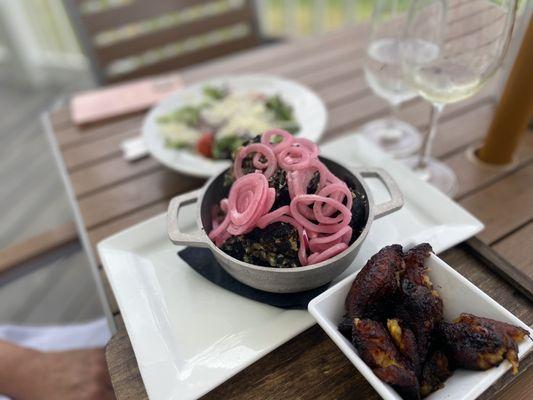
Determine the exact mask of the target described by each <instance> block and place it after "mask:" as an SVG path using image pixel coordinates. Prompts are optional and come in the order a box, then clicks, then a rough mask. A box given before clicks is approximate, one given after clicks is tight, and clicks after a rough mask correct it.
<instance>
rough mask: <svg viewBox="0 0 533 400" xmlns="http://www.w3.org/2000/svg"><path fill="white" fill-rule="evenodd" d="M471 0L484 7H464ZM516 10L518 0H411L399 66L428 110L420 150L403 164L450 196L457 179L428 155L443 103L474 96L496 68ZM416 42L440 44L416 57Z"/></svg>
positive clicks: (470, 4)
mask: <svg viewBox="0 0 533 400" xmlns="http://www.w3.org/2000/svg"><path fill="white" fill-rule="evenodd" d="M474 3H478V4H480V5H481V6H482V7H480V8H479V11H478V12H476V13H472V12H471V11H465V7H472V4H474ZM516 9H517V1H516V0H474V1H467V2H465V1H464V0H412V4H411V7H410V10H409V16H408V20H407V24H406V28H405V35H404V38H403V41H402V45H401V55H402V70H403V72H404V74H405V77H406V80H407V82H408V83H409V84H410V85H411V87H412V88H413V89H415V90H416V91H417V92H418V93H419V94H420V95H421V96H422V97H423V98H424V99H426V100H428V101H429V102H430V103H431V105H432V107H431V109H432V111H431V127H430V129H429V131H428V133H427V135H426V136H425V138H424V142H423V145H422V149H421V151H420V154H419V155H418V156H416V157H411V158H409V159H407V160H406V163H407V164H408V165H409V166H411V167H412V168H413V170H414V171H415V172H416V173H417V174H418V175H419V176H420V177H421V178H423V179H425V180H427V181H429V182H430V183H432V184H433V185H435V186H436V187H437V188H439V189H440V190H441V191H442V192H444V193H446V194H448V195H449V196H453V195H454V194H455V193H456V191H457V178H456V176H455V174H454V173H453V171H452V170H451V169H450V168H449V167H448V166H447V165H446V164H444V163H442V162H440V161H438V160H436V159H434V158H432V157H431V156H430V155H431V146H432V143H433V139H434V137H435V134H436V132H437V122H438V119H439V115H440V114H441V112H442V110H443V108H444V106H445V105H446V104H449V103H454V102H457V101H460V100H463V99H466V98H468V97H470V96H472V95H474V94H475V93H476V92H477V91H479V89H480V88H481V87H482V86H483V85H484V84H485V83H486V82H487V80H488V79H489V78H490V77H491V76H493V75H494V74H495V72H496V71H497V70H498V68H499V66H500V65H501V64H502V60H503V58H504V56H505V53H506V51H507V48H508V47H509V42H510V38H511V34H512V30H513V26H514V21H515V17H516ZM420 41H424V42H430V43H433V45H434V46H436V47H438V49H439V52H438V56H437V57H434V58H432V59H428V58H420V57H417V56H416V53H417V48H418V43H419V42H420Z"/></svg>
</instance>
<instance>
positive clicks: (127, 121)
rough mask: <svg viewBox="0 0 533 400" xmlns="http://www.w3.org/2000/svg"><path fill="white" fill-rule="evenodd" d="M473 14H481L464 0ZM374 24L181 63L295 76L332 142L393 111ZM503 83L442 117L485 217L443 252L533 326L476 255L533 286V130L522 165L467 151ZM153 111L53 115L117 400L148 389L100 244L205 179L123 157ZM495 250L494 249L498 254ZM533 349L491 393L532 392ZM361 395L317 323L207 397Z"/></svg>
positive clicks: (463, 188)
mask: <svg viewBox="0 0 533 400" xmlns="http://www.w3.org/2000/svg"><path fill="white" fill-rule="evenodd" d="M464 4H466V5H464V6H463V7H464V9H465V12H464V17H465V18H467V17H472V16H474V15H475V14H476V13H478V12H483V10H480V9H476V7H475V6H474V5H473V4H470V3H464ZM365 33H366V31H365V28H363V27H356V28H351V29H348V30H343V31H340V32H335V33H333V34H329V35H327V36H323V37H320V38H313V39H310V40H303V41H294V42H287V43H282V44H278V45H273V46H270V47H267V48H260V49H256V50H252V51H247V52H245V53H242V54H239V55H236V56H231V57H227V58H224V59H221V60H218V61H215V62H210V63H207V64H204V65H201V66H197V67H194V68H188V69H185V70H183V71H181V73H182V76H183V79H184V80H185V82H186V83H192V82H195V81H198V80H200V79H203V78H207V77H212V76H215V75H218V74H228V73H232V74H241V73H248V72H264V73H273V74H279V75H282V76H285V77H288V78H290V79H294V80H297V81H299V82H301V83H303V84H305V85H307V86H309V87H311V88H312V89H313V90H315V91H316V92H317V93H318V94H319V95H320V97H321V98H322V99H323V100H324V102H325V103H326V105H327V108H328V112H329V122H328V126H327V132H326V134H325V139H331V138H334V137H336V136H339V135H342V134H346V133H350V132H353V131H354V130H355V129H356V128H357V127H358V126H360V125H361V124H362V123H364V122H366V121H370V120H372V119H374V118H377V117H381V116H384V115H386V114H387V113H388V111H389V110H388V106H387V104H386V103H385V102H384V101H383V100H381V99H379V98H377V97H375V96H374V95H373V94H372V93H371V91H370V89H369V88H368V86H367V84H366V82H365V78H364V75H363V71H362V63H363V55H364V52H365ZM494 88H495V83H492V84H491V85H489V86H487V87H486V88H485V89H483V90H482V92H481V93H479V94H478V95H476V96H475V97H473V98H471V99H468V100H466V101H463V102H461V103H458V104H454V105H451V106H449V107H448V108H447V109H446V110H445V111H444V114H443V117H442V121H441V125H440V133H439V135H438V137H437V139H436V143H435V149H434V154H435V155H436V156H437V157H439V158H440V159H441V160H443V161H444V162H446V163H447V164H448V165H449V166H450V167H451V168H452V169H453V170H454V171H455V172H456V174H457V175H458V177H459V192H458V194H457V196H456V200H457V201H458V202H459V203H460V204H461V205H463V206H464V207H465V208H467V209H468V210H470V211H471V212H472V213H473V214H474V215H476V216H477V217H479V218H480V219H481V220H482V221H483V222H484V223H485V224H486V229H485V230H484V231H483V232H482V233H481V234H480V235H479V236H478V239H479V241H478V242H470V245H467V244H463V245H460V246H457V247H456V248H454V249H451V250H448V251H447V252H445V253H444V255H443V257H444V259H445V260H446V261H448V262H449V263H450V264H451V265H452V266H454V267H455V268H456V269H457V270H458V271H460V272H461V273H462V274H464V275H465V276H466V277H467V278H468V279H470V280H471V281H472V282H474V283H475V284H476V285H477V286H478V287H480V288H481V289H482V290H484V291H485V292H487V293H488V294H489V295H491V296H492V297H493V298H495V299H496V300H497V301H499V302H500V303H501V304H502V305H503V306H504V307H506V308H508V309H509V310H511V312H513V313H514V314H515V315H517V316H518V317H519V318H521V319H522V320H523V321H525V322H526V323H527V324H529V325H531V324H532V323H533V307H532V304H531V302H529V301H528V300H527V299H526V298H525V297H524V296H523V295H521V294H520V293H518V292H517V290H516V289H515V288H514V287H513V286H511V285H509V284H508V283H506V282H505V281H504V280H502V279H501V278H500V277H499V276H498V275H496V274H495V273H494V272H492V270H491V269H490V268H488V266H487V265H489V264H490V263H487V262H486V261H480V259H477V258H475V257H473V256H472V254H473V251H472V247H471V246H474V247H478V245H479V244H480V243H484V244H486V245H487V246H486V247H485V250H486V251H487V249H488V251H489V253H490V257H494V256H495V254H496V257H498V255H499V256H501V257H500V258H501V259H500V261H501V260H503V261H504V264H503V265H504V267H503V268H504V270H505V273H506V274H507V275H508V276H511V277H513V278H514V279H517V280H520V281H521V282H522V284H523V285H526V286H527V285H529V286H531V282H532V278H533V253H532V251H531V237H533V222H532V218H533V132H527V133H526V134H525V136H524V139H523V143H522V145H521V148H520V151H519V154H518V156H519V158H518V163H517V164H516V165H514V166H513V167H512V168H510V169H507V170H495V169H494V170H491V169H483V168H480V167H478V166H476V165H474V164H472V163H471V162H469V161H468V160H467V158H466V157H465V150H466V149H467V148H468V147H469V146H471V145H473V144H475V143H477V142H478V141H479V140H480V139H481V138H482V137H483V135H484V133H485V131H486V129H487V126H488V124H489V122H490V119H491V115H492V112H493V106H494V103H495V94H494V93H495V90H494ZM143 116H144V115H135V116H130V117H127V118H122V119H119V120H115V121H112V122H109V123H104V124H100V125H97V126H91V127H86V128H79V127H77V126H75V125H74V124H73V122H72V120H71V116H70V113H69V110H68V107H67V106H62V107H59V108H58V109H56V110H54V111H52V112H51V113H50V114H49V115H48V117H47V118H45V123H47V125H48V128H49V131H50V136H51V138H52V142H53V143H52V144H53V146H54V148H55V150H56V155H57V157H58V160H59V162H60V167H61V169H62V171H63V175H64V178H65V182H66V183H67V187H68V189H69V192H70V194H71V197H72V202H73V207H74V209H75V211H76V213H77V223H78V229H79V233H80V235H81V237H82V239H83V241H84V245H85V247H86V250H87V251H88V253H89V255H90V257H91V259H92V260H93V263H94V267H95V270H96V271H99V273H100V274H102V282H103V286H104V290H105V291H106V292H107V297H108V299H109V302H110V310H111V313H112V316H113V318H114V321H115V322H116V325H117V327H118V331H117V333H116V335H115V336H114V337H113V339H112V340H111V342H110V344H109V345H108V348H107V358H108V364H109V369H110V372H111V377H112V380H113V385H114V388H115V392H116V394H117V398H118V399H120V400H123V399H143V398H146V397H147V396H146V392H145V390H144V386H143V384H142V380H141V377H140V375H139V371H138V368H137V363H136V361H135V356H134V354H133V352H132V349H131V345H130V342H129V339H128V336H127V333H126V331H125V329H124V325H123V322H122V318H121V316H120V310H119V309H118V307H117V305H116V303H115V301H114V300H113V296H112V294H111V293H110V291H109V287H108V284H107V279H106V278H105V276H104V274H103V272H102V270H101V269H99V267H98V265H99V263H98V259H97V256H96V252H95V246H96V244H97V243H98V242H99V241H100V240H101V239H103V238H105V237H106V236H108V235H110V234H112V233H115V232H117V231H119V230H122V229H124V228H126V227H128V226H131V225H132V224H135V223H137V222H140V221H142V220H144V219H146V218H148V217H151V216H153V215H155V214H157V213H160V212H163V211H164V210H165V209H166V207H167V202H168V200H169V199H170V198H171V197H172V196H174V195H176V194H178V193H181V192H184V191H187V190H190V189H193V188H197V187H199V186H200V185H201V184H202V183H203V182H202V180H199V179H195V178H190V177H186V176H182V175H179V174H176V173H174V172H172V171H170V170H168V169H166V168H164V167H162V166H161V165H159V164H158V163H157V162H156V161H155V160H153V159H151V158H145V159H142V160H140V161H137V162H135V163H128V162H126V161H124V160H123V158H122V156H121V151H120V147H119V145H120V143H121V142H122V141H123V140H124V139H126V138H129V137H133V136H135V135H138V134H139V130H140V125H141V121H142V119H143ZM401 117H402V118H403V119H404V120H406V121H408V122H410V123H412V124H414V125H415V126H417V127H418V128H420V129H426V127H427V124H428V117H429V106H428V104H427V103H425V102H424V101H422V100H420V99H416V100H413V101H410V102H409V103H407V104H406V105H404V106H403V108H402V112H401ZM493 251H495V252H496V253H494V252H493ZM531 363H532V361H531V357H530V359H529V360H528V361H526V362H523V363H522V368H521V375H520V376H518V377H515V380H514V381H513V383H512V384H510V385H509V386H508V387H507V388H506V389H505V390H500V391H499V393H498V394H497V395H496V396H493V395H494V393H495V392H496V391H497V390H498V389H501V388H502V387H503V386H505V385H506V384H507V383H509V382H510V378H509V377H506V378H505V379H503V380H502V381H501V382H500V383H499V384H498V385H497V386H496V387H494V388H492V389H491V390H492V392H489V394H486V396H492V397H494V398H500V399H505V398H511V397H509V396H513V398H524V399H525V398H526V397H527V393H528V392H529V393H531V391H532V390H533V388H532V382H533V372H532V371H533V368H530V369H529V370H527V366H528V365H529V364H531ZM355 396H357V398H364V399H367V398H368V399H371V398H372V399H373V398H378V395H377V394H376V393H375V392H374V391H373V389H372V388H371V386H370V385H369V384H368V383H367V382H366V381H365V380H364V379H363V378H362V376H361V375H360V374H359V373H358V372H357V370H356V369H355V368H354V367H353V366H352V365H351V364H350V363H349V362H348V361H347V360H346V359H345V357H344V356H343V355H342V353H341V352H340V351H339V350H338V349H337V348H336V347H335V345H334V344H333V342H331V341H330V340H329V339H328V338H327V337H326V335H325V334H324V333H323V332H322V331H321V329H320V328H318V327H317V326H314V327H312V328H310V329H309V330H307V331H305V332H304V333H302V334H301V335H299V336H297V337H296V338H294V339H293V340H292V341H290V342H289V343H287V344H285V345H283V346H281V347H280V348H279V349H277V350H275V351H273V352H272V353H271V354H269V355H268V356H266V357H264V358H263V359H261V360H260V361H258V362H257V363H255V364H254V365H252V366H250V367H249V368H247V369H245V370H244V371H243V372H241V373H240V374H238V375H237V376H235V377H234V378H232V379H230V380H229V381H228V382H226V383H224V384H223V385H221V386H220V387H218V388H217V389H215V390H214V391H213V392H211V393H209V394H208V395H207V396H206V398H209V399H220V398H239V399H260V398H269V399H281V398H300V399H311V398H312V399H315V398H334V399H340V398H353V397H355Z"/></svg>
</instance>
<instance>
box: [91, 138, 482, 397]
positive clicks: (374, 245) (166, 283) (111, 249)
mask: <svg viewBox="0 0 533 400" xmlns="http://www.w3.org/2000/svg"><path fill="white" fill-rule="evenodd" d="M322 152H323V154H325V155H329V156H330V157H333V158H334V159H337V160H340V161H342V162H344V163H345V164H353V165H368V166H379V167H382V168H385V169H386V170H387V171H388V172H389V173H390V174H391V175H392V176H393V177H394V178H395V179H396V181H397V182H398V185H399V186H400V188H401V190H402V191H403V193H404V196H405V205H404V207H403V209H402V210H400V211H399V212H397V213H395V214H393V215H391V216H388V217H385V218H383V219H381V220H378V221H375V222H374V224H373V225H372V228H371V229H370V232H369V235H368V237H367V239H366V240H365V243H364V244H363V246H362V247H361V250H360V251H359V254H358V256H357V258H356V260H355V262H354V263H353V265H352V266H351V267H350V268H348V270H347V271H346V272H345V273H344V274H342V275H341V276H340V277H339V278H337V279H336V282H338V281H340V280H341V279H342V278H343V277H346V276H347V275H349V274H351V273H353V272H354V271H356V270H358V269H359V268H361V267H362V266H363V265H364V263H365V261H366V260H367V259H368V257H369V256H371V255H372V254H374V253H375V252H376V251H377V250H379V249H380V248H381V247H383V246H384V245H387V244H391V243H401V244H403V245H408V244H414V243H417V242H422V241H428V242H430V243H431V244H432V245H433V248H434V249H435V250H436V251H437V252H440V251H443V250H446V249H447V248H449V247H451V246H454V245H455V244H457V243H459V242H461V241H463V240H465V239H467V238H469V237H471V236H472V235H475V234H476V233H477V232H479V231H480V230H481V229H482V228H483V225H482V224H481V223H480V222H479V221H478V220H477V219H475V218H474V217H473V216H472V215H470V214H469V213H468V212H467V211H465V210H464V209H463V208H461V207H460V206H459V205H457V204H456V203H455V202H453V201H452V200H450V199H449V198H448V197H446V196H445V195H443V194H442V193H440V192H439V191H437V190H436V189H434V188H433V187H431V186H429V185H428V184H426V183H424V182H422V181H420V180H419V179H418V178H417V177H416V176H415V175H414V174H413V173H412V172H411V171H409V170H408V169H407V168H405V167H403V166H402V165H401V164H400V163H398V162H397V161H394V160H392V159H390V158H389V157H388V156H387V155H385V154H384V153H383V152H381V151H380V150H378V149H377V148H375V147H374V146H372V145H371V144H370V143H369V142H368V141H366V140H365V139H364V138H362V137H360V136H359V135H351V136H348V137H343V138H342V139H340V140H336V141H334V142H330V143H328V144H326V145H324V146H322ZM369 186H370V189H371V190H372V191H373V192H374V197H375V198H376V200H378V201H380V200H382V199H385V198H386V196H387V195H386V193H384V192H385V190H384V188H383V187H381V186H380V184H379V183H378V182H374V181H369ZM183 215H184V217H185V216H188V217H189V218H190V219H189V221H188V227H189V228H191V229H192V227H193V224H194V222H193V219H194V215H195V213H194V212H190V213H183ZM186 223H187V221H186ZM179 250H181V248H180V247H176V246H173V245H172V244H171V243H170V241H169V240H168V238H167V233H166V216H165V215H164V214H161V215H159V216H157V217H155V218H152V219H150V220H148V221H145V222H143V223H140V224H138V225H136V226H134V227H132V228H129V229H127V230H125V231H123V232H120V233H118V234H116V235H114V236H112V237H110V238H108V239H105V240H104V241H102V242H100V243H99V245H98V252H99V254H100V257H101V259H102V262H103V265H104V268H105V271H106V273H107V276H108V278H109V281H110V283H111V287H112V289H113V292H114V293H115V296H116V299H117V301H118V305H119V307H120V310H121V312H122V316H123V318H124V322H125V324H126V329H127V330H128V333H129V337H130V339H131V342H132V345H133V349H134V351H135V355H136V357H137V361H138V364H139V369H140V371H141V375H142V378H143V381H144V383H145V386H146V389H147V391H148V394H149V396H150V398H151V399H154V400H157V399H172V398H176V399H178V398H179V399H192V398H197V397H200V396H201V395H203V394H205V393H207V392H208V391H210V390H211V389H213V388H214V387H216V386H218V385H220V384H221V383H222V382H224V381H226V380H227V379H229V378H230V377H231V376H233V375H235V374H236V373H237V372H239V371H240V370H242V369H244V368H246V367H247V366H248V365H250V364H252V363H253V362H255V361H257V360H258V359H259V358H261V357H262V356H264V355H265V354H267V353H268V352H270V351H271V350H273V349H274V348H276V347H278V346H280V345H281V344H283V343H284V342H286V341H287V340H289V339H291V338H292V337H294V336H296V335H297V334H298V333H300V332H302V331H303V330H305V329H307V328H309V327H310V326H312V325H313V319H312V317H311V316H310V315H309V313H308V312H307V311H299V310H298V311H296V310H292V311H287V310H282V309H278V308H275V307H271V306H267V305H264V304H261V303H258V302H255V301H251V300H248V299H245V298H242V297H240V296H238V295H235V294H233V293H230V292H228V291H226V290H224V289H221V288H219V287H218V286H216V285H214V284H212V283H211V282H209V281H207V280H206V279H204V278H202V277H201V276H200V275H198V274H197V273H196V272H194V271H193V270H192V269H191V268H189V267H188V266H187V265H186V264H185V263H184V262H183V261H182V260H181V259H180V258H178V257H177V256H176V252H177V251H179Z"/></svg>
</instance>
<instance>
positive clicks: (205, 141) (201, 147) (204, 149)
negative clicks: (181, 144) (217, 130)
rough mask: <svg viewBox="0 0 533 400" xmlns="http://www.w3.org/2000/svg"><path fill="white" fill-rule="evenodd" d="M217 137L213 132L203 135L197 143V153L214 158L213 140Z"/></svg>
mask: <svg viewBox="0 0 533 400" xmlns="http://www.w3.org/2000/svg"><path fill="white" fill-rule="evenodd" d="M214 139H215V135H214V134H213V133H212V132H205V133H203V134H202V136H201V137H200V139H198V142H196V151H197V152H198V153H200V154H201V155H203V156H204V157H208V158H212V157H213V149H212V148H213V140H214Z"/></svg>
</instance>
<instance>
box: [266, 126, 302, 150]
mask: <svg viewBox="0 0 533 400" xmlns="http://www.w3.org/2000/svg"><path fill="white" fill-rule="evenodd" d="M275 136H278V137H280V136H281V137H282V139H283V140H282V141H281V142H279V143H276V144H274V143H272V142H271V141H270V139H272V137H275ZM293 142H294V138H293V136H292V135H291V134H290V133H289V132H287V131H284V130H283V129H271V130H269V131H266V132H265V133H263V135H261V143H263V144H265V145H267V146H270V147H271V148H272V150H273V151H274V153H279V152H280V151H281V150H283V149H285V148H286V147H289V146H290V145H291V144H292V143H293Z"/></svg>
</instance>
